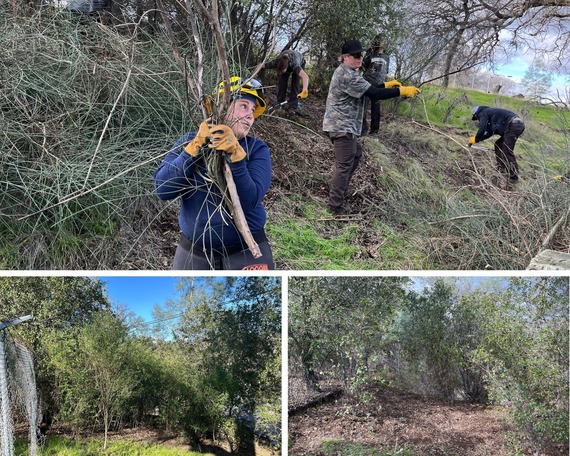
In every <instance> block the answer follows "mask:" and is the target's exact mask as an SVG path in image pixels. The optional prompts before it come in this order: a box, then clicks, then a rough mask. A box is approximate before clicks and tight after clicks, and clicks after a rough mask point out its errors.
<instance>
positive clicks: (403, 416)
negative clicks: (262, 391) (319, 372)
mask: <svg viewBox="0 0 570 456" xmlns="http://www.w3.org/2000/svg"><path fill="white" fill-rule="evenodd" d="M370 392H371V393H373V399H372V400H371V401H370V402H369V403H368V404H367V405H357V403H356V402H355V401H354V399H353V398H351V397H349V396H346V395H344V396H341V397H339V398H337V399H335V400H333V401H328V402H324V403H321V404H319V405H316V406H314V407H311V408H309V409H307V410H305V411H303V412H300V413H298V414H294V415H293V416H290V417H289V442H290V443H289V454H290V455H296V456H304V455H320V454H324V453H322V452H321V451H320V450H319V448H320V445H321V443H322V442H323V441H326V440H332V439H335V440H341V441H348V442H354V443H359V444H361V445H363V446H365V447H372V448H377V449H383V448H391V449H394V447H395V445H398V446H399V447H402V446H405V445H409V446H412V447H413V448H414V450H415V451H416V453H417V454H422V455H434V456H440V455H457V456H483V455H486V456H491V455H493V456H501V455H507V454H509V452H508V447H507V437H508V433H509V432H510V431H513V430H514V429H513V428H512V426H511V425H509V424H508V423H507V421H506V419H505V418H506V416H505V411H504V410H502V409H501V408H499V407H494V406H489V405H484V404H474V403H467V402H458V403H450V402H446V401H442V400H438V399H431V398H424V397H422V396H419V395H416V394H412V393H409V392H405V391H401V390H397V389H393V388H380V387H378V388H375V389H374V390H371V391H370ZM529 454H534V455H536V456H538V455H539V454H540V455H541V456H547V455H548V456H550V455H552V456H555V455H562V454H568V449H567V448H561V447H560V448H552V449H550V450H547V452H542V453H529Z"/></svg>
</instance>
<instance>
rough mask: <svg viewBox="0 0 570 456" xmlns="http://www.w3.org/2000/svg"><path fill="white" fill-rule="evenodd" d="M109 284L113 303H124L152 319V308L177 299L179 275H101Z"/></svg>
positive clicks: (108, 292)
mask: <svg viewBox="0 0 570 456" xmlns="http://www.w3.org/2000/svg"><path fill="white" fill-rule="evenodd" d="M99 279H101V280H102V281H103V282H105V283H106V285H107V294H108V296H109V298H110V299H111V302H112V304H113V305H118V304H124V305H126V306H127V307H128V308H129V309H130V310H132V311H133V312H134V313H135V314H137V315H138V316H140V317H141V318H142V319H143V320H145V321H151V320H152V309H153V308H154V307H155V306H156V305H157V304H158V305H163V304H164V303H165V302H166V301H167V300H169V299H176V298H177V297H178V292H177V290H176V284H177V283H178V280H179V279H180V278H179V277H163V276H159V277H132V276H131V277H99Z"/></svg>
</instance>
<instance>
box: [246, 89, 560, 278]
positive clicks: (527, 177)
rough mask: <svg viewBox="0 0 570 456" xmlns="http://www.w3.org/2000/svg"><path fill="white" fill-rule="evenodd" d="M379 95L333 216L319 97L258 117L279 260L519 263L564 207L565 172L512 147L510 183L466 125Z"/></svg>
mask: <svg viewBox="0 0 570 456" xmlns="http://www.w3.org/2000/svg"><path fill="white" fill-rule="evenodd" d="M271 96H272V94H269V96H268V99H269V100H270V101H272V98H271ZM421 102H422V101H421V100H413V101H406V102H404V103H421ZM385 104H386V106H383V108H384V109H383V118H382V123H381V128H380V135H379V137H371V136H368V137H365V138H363V144H364V150H365V156H364V159H363V161H362V162H361V166H360V168H359V170H358V171H357V172H356V174H355V175H354V178H353V180H352V182H351V185H350V188H349V194H348V197H347V205H348V208H349V214H348V215H347V216H342V217H333V216H332V215H330V214H329V213H328V212H327V211H326V209H325V208H326V200H327V196H328V191H329V183H330V177H331V173H332V170H333V167H334V161H333V152H332V144H331V142H330V140H329V139H328V138H327V137H326V136H325V135H324V133H323V132H322V130H321V125H322V117H323V113H324V100H323V99H321V98H318V97H316V96H315V97H311V98H309V99H308V100H307V102H306V103H305V104H304V106H303V107H304V108H305V110H306V111H307V113H308V114H309V116H308V117H299V116H297V115H293V114H288V113H286V112H283V111H278V112H277V113H274V114H272V115H268V116H263V117H262V118H260V119H259V120H258V122H257V123H256V125H255V134H256V135H258V136H259V137H261V138H262V139H263V140H265V141H266V142H267V143H268V144H269V146H270V149H271V151H272V159H273V185H272V188H271V190H270V193H269V195H268V197H267V199H266V206H267V208H268V225H267V231H268V233H269V238H270V241H271V243H272V245H273V247H274V253H275V259H276V262H277V266H278V268H281V269H524V268H525V267H526V266H527V264H528V262H529V261H530V259H531V258H532V257H533V256H534V255H535V254H536V253H537V252H538V251H539V250H540V249H541V248H542V242H543V239H544V237H545V236H546V234H547V233H548V232H549V230H550V229H551V228H552V226H553V224H554V223H555V222H556V221H557V220H559V219H560V217H564V216H565V215H564V214H565V210H567V209H568V204H567V202H568V199H567V192H568V183H566V182H559V181H555V180H553V179H551V176H548V175H546V179H545V174H544V171H543V170H540V169H538V170H537V169H536V167H535V166H533V164H532V163H530V162H527V161H526V159H525V157H521V156H519V160H520V165H521V170H522V171H521V177H522V182H521V183H520V184H518V185H517V186H516V188H511V187H509V186H508V185H507V183H506V181H505V180H504V179H503V177H502V176H501V175H500V174H499V173H498V172H497V171H496V170H495V166H494V160H495V159H494V154H493V153H492V152H488V151H481V150H469V149H468V148H466V147H464V146H463V145H464V144H466V142H467V141H466V140H467V137H468V136H469V135H470V134H472V131H467V130H462V129H459V128H455V127H454V128H450V127H447V128H443V127H438V128H436V127H433V126H430V125H429V124H428V123H426V122H417V121H415V120H414V119H412V118H410V117H405V116H401V115H396V114H394V113H393V110H394V109H393V108H394V106H393V104H390V103H389V102H386V103H385ZM473 128H475V126H473ZM487 143H489V144H485V145H488V146H490V147H492V142H490V141H487ZM517 152H518V150H517ZM552 245H553V247H554V248H555V249H558V250H562V251H568V249H569V245H570V242H569V236H568V234H564V230H558V231H557V233H556V234H555V236H554V238H553V240H552Z"/></svg>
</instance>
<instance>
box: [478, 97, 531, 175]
mask: <svg viewBox="0 0 570 456" xmlns="http://www.w3.org/2000/svg"><path fill="white" fill-rule="evenodd" d="M471 114H472V116H473V117H472V120H477V121H479V130H478V131H477V133H476V134H475V136H471V137H470V138H469V144H475V143H478V142H480V141H483V140H485V139H487V138H490V137H491V136H493V135H499V139H497V141H495V157H496V160H497V168H498V170H499V171H500V172H501V173H502V174H506V175H508V176H509V179H510V181H511V182H517V181H518V180H519V165H518V163H517V158H516V156H515V153H514V150H515V144H516V142H517V139H518V138H519V136H520V135H522V134H523V132H524V128H525V125H524V122H523V120H522V119H521V118H520V117H519V116H518V115H517V114H515V113H514V112H512V111H509V110H508V109H502V108H490V107H489V106H475V107H474V108H473V110H472V111H471Z"/></svg>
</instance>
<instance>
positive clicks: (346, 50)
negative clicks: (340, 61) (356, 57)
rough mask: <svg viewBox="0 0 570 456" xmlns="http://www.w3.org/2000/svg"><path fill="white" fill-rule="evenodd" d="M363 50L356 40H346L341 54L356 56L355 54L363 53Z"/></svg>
mask: <svg viewBox="0 0 570 456" xmlns="http://www.w3.org/2000/svg"><path fill="white" fill-rule="evenodd" d="M363 51H364V48H363V47H362V44H360V41H358V40H348V41H345V42H344V44H343V45H342V53H343V54H356V53H357V52H363Z"/></svg>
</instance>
